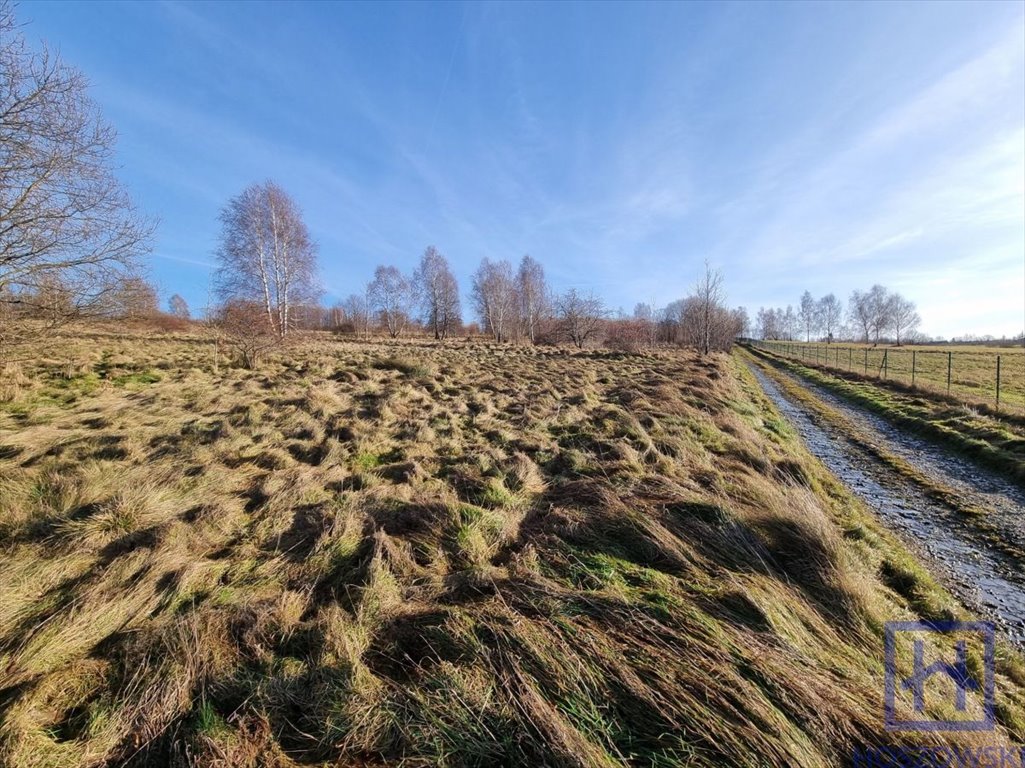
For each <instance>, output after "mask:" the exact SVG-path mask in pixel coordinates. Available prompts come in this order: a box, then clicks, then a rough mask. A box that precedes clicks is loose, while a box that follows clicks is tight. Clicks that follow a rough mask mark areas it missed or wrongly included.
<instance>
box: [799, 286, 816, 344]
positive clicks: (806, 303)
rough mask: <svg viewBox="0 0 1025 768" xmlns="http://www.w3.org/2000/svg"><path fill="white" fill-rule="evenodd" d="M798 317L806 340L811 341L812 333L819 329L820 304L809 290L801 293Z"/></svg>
mask: <svg viewBox="0 0 1025 768" xmlns="http://www.w3.org/2000/svg"><path fill="white" fill-rule="evenodd" d="M797 317H798V319H799V320H800V321H801V329H802V330H803V331H804V334H805V341H811V335H812V333H814V332H815V331H816V330H818V320H819V306H818V302H816V301H815V299H814V298H813V297H812V295H811V293H810V292H809V291H805V292H804V293H802V294H801V305H800V308H799V309H798V310H797Z"/></svg>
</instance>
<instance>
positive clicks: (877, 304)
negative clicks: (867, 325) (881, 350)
mask: <svg viewBox="0 0 1025 768" xmlns="http://www.w3.org/2000/svg"><path fill="white" fill-rule="evenodd" d="M865 301H866V302H867V304H868V311H869V316H870V317H871V319H872V322H871V331H872V343H873V345H876V344H878V343H879V342H880V341H881V340H882V338H883V334H884V333H886V331H887V329H889V327H890V325H891V323H892V319H891V312H892V309H893V303H892V302H891V301H890V294H889V292H888V291H887V290H886V288H884V287H883V286H881V285H879V284H878V283H877V284H876V285H873V286H872V287H871V288H870V289H869V291H868V293H867V294H866V298H865Z"/></svg>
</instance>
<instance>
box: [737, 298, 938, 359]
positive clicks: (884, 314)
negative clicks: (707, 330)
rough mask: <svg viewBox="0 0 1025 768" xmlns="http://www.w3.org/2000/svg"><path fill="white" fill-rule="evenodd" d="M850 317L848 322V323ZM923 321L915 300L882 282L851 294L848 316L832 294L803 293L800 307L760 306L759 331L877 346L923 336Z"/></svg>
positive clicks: (767, 335)
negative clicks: (920, 328) (886, 342)
mask: <svg viewBox="0 0 1025 768" xmlns="http://www.w3.org/2000/svg"><path fill="white" fill-rule="evenodd" d="M845 318H846V323H845V322H844V320H845ZM921 322H922V320H921V318H920V317H919V315H918V311H917V309H916V307H915V304H914V302H913V301H910V300H909V299H906V298H905V297H904V296H902V295H901V294H899V293H897V292H895V291H889V290H887V289H886V288H885V287H883V286H882V285H878V284H876V285H873V286H872V287H871V288H870V289H869V290H867V291H860V290H856V291H853V292H852V293H851V296H850V299H849V300H848V303H847V314H846V316H845V315H844V311H843V303H842V302H841V301H840V300H839V299H837V298H836V296H835V295H833V294H832V293H830V294H827V295H826V296H823V297H822V298H820V299H817V300H816V299H815V298H814V297H813V296H812V295H811V293H810V292H808V291H805V292H804V293H803V294H802V295H801V299H800V303H799V305H798V309H797V311H796V312H795V311H794V308H793V307H792V306H787V307H786V308H785V309H783V308H769V309H765V308H764V307H763V308H760V309H759V310H758V314H757V316H756V318H755V327H756V328H755V332H756V333H757V334H758V336H760V337H761V338H763V339H777V340H779V339H782V340H789V341H793V340H803V341H812V340H822V341H825V342H826V343H830V342H833V341H837V340H841V339H842V340H848V341H855V340H858V341H863V342H865V343H871V344H873V345H876V344H880V343H881V342H884V341H893V342H894V343H895V344H897V345H900V344H903V343H905V342H908V341H913V340H917V339H918V337H919V334H918V326H919V325H920V324H921Z"/></svg>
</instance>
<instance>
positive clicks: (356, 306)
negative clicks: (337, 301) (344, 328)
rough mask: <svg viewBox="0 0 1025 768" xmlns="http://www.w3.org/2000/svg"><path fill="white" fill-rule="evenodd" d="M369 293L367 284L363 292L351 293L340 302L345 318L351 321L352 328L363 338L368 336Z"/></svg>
mask: <svg viewBox="0 0 1025 768" xmlns="http://www.w3.org/2000/svg"><path fill="white" fill-rule="evenodd" d="M369 294H370V289H369V286H368V287H367V288H366V289H364V291H363V293H353V294H351V295H350V296H349V298H347V299H346V300H345V302H344V303H343V304H342V308H343V309H344V311H345V316H346V319H347V320H348V321H349V322H351V323H352V330H353V332H354V333H355V334H356V335H357V336H360V335H362V336H363V338H364V339H368V338H370V314H371V312H372V310H371V308H370V299H369V298H368V296H369Z"/></svg>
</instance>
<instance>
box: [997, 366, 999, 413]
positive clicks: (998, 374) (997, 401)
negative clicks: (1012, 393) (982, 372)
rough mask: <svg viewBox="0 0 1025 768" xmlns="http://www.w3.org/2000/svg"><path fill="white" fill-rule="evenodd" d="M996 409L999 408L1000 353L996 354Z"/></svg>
mask: <svg viewBox="0 0 1025 768" xmlns="http://www.w3.org/2000/svg"><path fill="white" fill-rule="evenodd" d="M997 410H998V411H999V410H1000V355H997Z"/></svg>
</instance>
